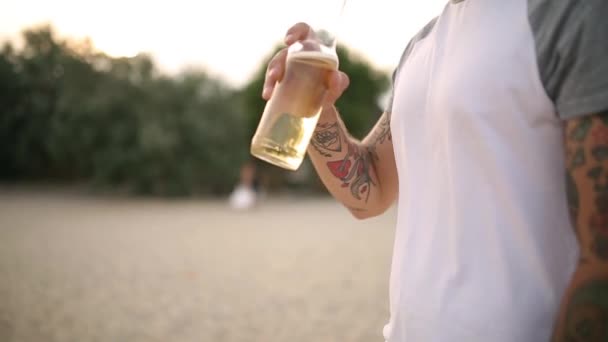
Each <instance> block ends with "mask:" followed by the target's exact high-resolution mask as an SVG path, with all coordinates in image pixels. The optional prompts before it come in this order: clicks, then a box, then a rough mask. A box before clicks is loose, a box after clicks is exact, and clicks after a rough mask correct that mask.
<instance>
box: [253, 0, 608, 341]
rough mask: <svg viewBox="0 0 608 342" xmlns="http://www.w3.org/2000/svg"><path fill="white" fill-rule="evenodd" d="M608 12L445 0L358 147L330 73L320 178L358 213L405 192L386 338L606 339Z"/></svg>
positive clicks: (582, 5) (344, 83)
mask: <svg viewBox="0 0 608 342" xmlns="http://www.w3.org/2000/svg"><path fill="white" fill-rule="evenodd" d="M607 16H608V2H606V1H605V0H589V1H576V0H564V1H549V0H514V1H497V0H491V1H481V0H459V1H457V0H452V1H449V2H447V4H446V5H445V7H444V10H443V12H442V13H441V14H440V15H439V16H438V17H436V18H434V19H433V20H432V21H431V22H429V23H428V25H426V26H425V27H424V28H422V29H421V30H420V31H419V33H418V34H416V35H415V36H414V37H413V38H411V40H410V41H409V44H407V46H406V47H405V49H404V52H403V55H402V58H401V61H400V63H399V64H398V67H397V68H396V70H395V72H394V74H393V89H392V93H393V96H392V99H391V101H390V103H389V105H388V106H387V108H386V111H385V113H384V114H383V116H382V117H381V119H380V120H379V121H378V122H377V124H376V125H375V127H374V128H373V129H372V131H371V132H370V133H369V135H367V137H366V138H364V139H363V140H362V141H357V140H355V139H353V138H352V137H351V136H350V135H349V133H348V131H347V129H346V127H345V126H344V124H343V122H342V120H341V119H340V115H339V113H338V111H337V109H336V107H335V106H334V103H335V101H336V100H337V99H338V98H339V97H340V95H341V94H342V92H343V91H344V90H345V89H346V88H347V87H348V83H349V80H348V76H347V75H345V74H344V73H342V72H340V71H335V72H333V73H332V74H331V77H330V78H329V79H328V82H327V89H328V91H327V96H326V103H325V105H324V109H323V112H322V114H321V117H320V120H319V122H318V125H317V128H316V131H315V134H314V136H313V139H312V141H311V144H310V147H309V149H308V154H309V156H310V158H311V160H312V162H313V164H314V167H315V169H316V171H317V173H318V174H319V176H320V178H321V179H322V180H323V182H324V184H325V186H326V187H327V189H328V191H329V192H330V193H331V194H332V195H333V196H334V197H335V198H336V199H337V200H338V201H340V202H341V203H343V204H344V205H345V206H346V207H347V208H348V209H349V210H350V211H351V212H352V214H353V215H354V216H355V217H357V218H359V219H365V218H369V217H374V216H376V215H380V214H382V213H383V212H384V211H386V210H387V209H388V208H389V207H391V206H392V205H393V203H394V202H395V201H396V199H398V203H397V213H398V220H397V228H396V235H395V245H394V251H393V262H392V270H391V279H390V320H389V322H388V324H387V325H386V326H385V327H384V331H383V332H384V337H385V339H386V340H387V341H389V342H456V341H458V342H460V341H467V342H473V341H483V342H516V341H517V342H540V341H550V340H553V341H559V342H562V341H563V342H566V341H568V342H570V341H577V342H583V341H586V342H588V341H598V342H599V341H602V342H605V341H608V20H606V17H607ZM309 34H311V30H310V28H309V26H308V25H306V24H304V23H299V24H296V25H295V26H293V27H292V28H291V29H289V30H288V32H287V35H286V38H285V43H286V44H287V45H291V44H293V43H294V42H296V41H299V40H303V39H305V38H306V37H307V35H309ZM405 38H406V37H404V39H405ZM387 44H401V42H387ZM285 59H286V50H282V51H280V52H279V53H278V54H277V55H276V56H275V57H274V58H273V60H272V61H271V62H270V63H269V66H268V70H267V74H266V83H265V85H264V90H263V94H262V96H263V98H264V99H266V100H268V99H269V98H270V96H271V95H272V92H273V89H274V86H275V83H276V82H278V81H280V80H281V77H282V75H283V71H284V69H285Z"/></svg>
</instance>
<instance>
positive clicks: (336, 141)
mask: <svg viewBox="0 0 608 342" xmlns="http://www.w3.org/2000/svg"><path fill="white" fill-rule="evenodd" d="M389 123H390V120H389V115H388V114H386V113H385V114H383V115H382V117H381V118H380V120H379V121H378V122H377V123H376V126H375V127H374V128H373V129H372V131H371V132H370V134H369V135H368V136H367V137H366V138H365V139H364V140H363V141H361V142H360V141H357V140H355V139H354V138H352V137H350V136H349V135H348V132H347V130H346V128H345V126H344V123H343V122H342V120H341V119H340V116H339V115H338V112H337V111H336V109H335V107H333V106H330V107H326V108H325V109H324V110H323V113H322V114H321V118H320V119H319V124H318V125H317V128H316V130H315V132H314V134H313V137H312V140H311V144H310V147H309V148H308V154H309V156H310V158H311V160H312V162H313V165H314V166H315V169H316V170H317V173H318V174H319V177H320V178H321V180H322V181H323V184H325V187H326V188H327V190H328V191H329V192H330V193H331V194H332V195H333V196H334V198H336V199H337V200H338V201H340V202H341V203H342V204H344V205H345V206H346V207H347V208H348V209H349V210H350V211H351V213H352V214H353V215H354V216H355V217H357V218H359V219H364V218H368V217H372V216H376V215H379V214H381V213H383V212H384V211H385V210H386V209H388V208H389V207H390V206H391V204H392V203H393V201H394V200H395V197H396V195H397V168H396V166H395V159H394V155H393V145H392V141H391V132H390V125H389Z"/></svg>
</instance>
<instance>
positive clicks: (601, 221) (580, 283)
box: [553, 112, 608, 342]
mask: <svg viewBox="0 0 608 342" xmlns="http://www.w3.org/2000/svg"><path fill="white" fill-rule="evenodd" d="M565 134H566V135H565V137H566V151H567V158H566V160H567V170H566V184H567V190H568V204H569V207H570V216H571V218H572V223H573V226H574V228H575V229H576V233H577V236H578V240H579V243H580V246H581V260H580V263H579V266H578V269H577V270H576V272H575V274H574V277H573V279H572V282H571V284H570V287H569V289H568V291H567V293H566V296H565V298H564V300H563V302H562V310H561V312H560V316H559V319H558V324H557V327H556V330H555V335H554V339H553V340H554V341H555V342H583V341H584V342H600V341H601V342H604V341H608V112H604V113H601V114H596V115H591V116H586V117H582V118H579V119H574V120H570V121H568V122H567V123H566V132H565Z"/></svg>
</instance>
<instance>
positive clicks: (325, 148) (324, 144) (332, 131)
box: [310, 122, 342, 157]
mask: <svg viewBox="0 0 608 342" xmlns="http://www.w3.org/2000/svg"><path fill="white" fill-rule="evenodd" d="M310 144H311V145H312V147H314V148H315V150H317V152H319V153H320V154H321V155H323V156H325V157H331V156H332V153H335V152H341V151H342V141H341V139H340V126H339V125H338V123H337V122H334V123H325V124H319V125H318V126H317V129H316V130H315V132H314V133H313V136H312V139H311V140H310Z"/></svg>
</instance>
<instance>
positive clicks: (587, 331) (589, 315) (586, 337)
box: [556, 278, 608, 342]
mask: <svg viewBox="0 0 608 342" xmlns="http://www.w3.org/2000/svg"><path fill="white" fill-rule="evenodd" d="M565 324H566V326H565V334H564V335H565V336H563V337H561V338H558V339H556V340H557V341H559V342H595V341H597V342H600V341H602V342H603V341H608V278H603V279H598V280H595V281H593V282H589V283H588V284H586V285H584V286H582V287H580V288H578V289H576V290H575V292H574V293H573V294H572V297H571V298H570V300H569V304H568V307H567V315H566V323H565Z"/></svg>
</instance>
